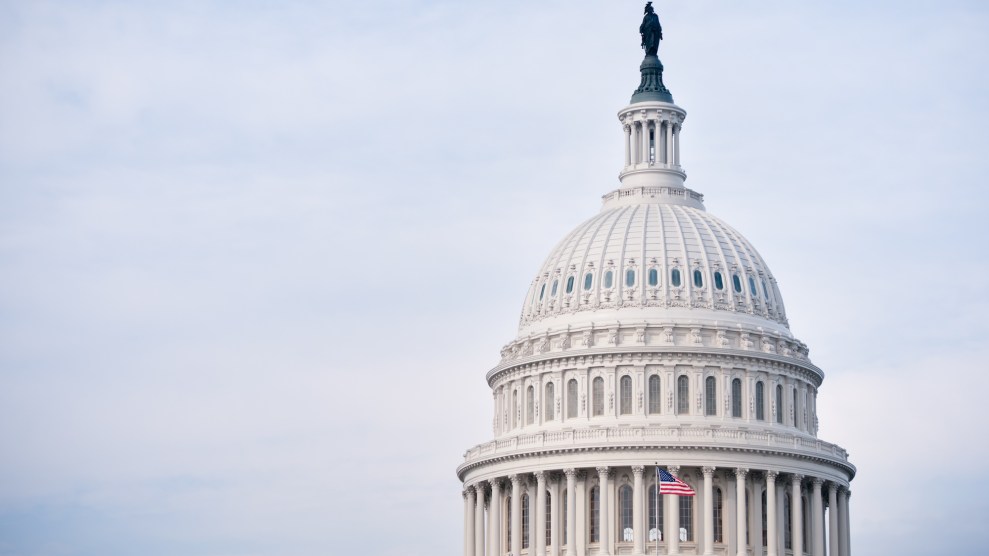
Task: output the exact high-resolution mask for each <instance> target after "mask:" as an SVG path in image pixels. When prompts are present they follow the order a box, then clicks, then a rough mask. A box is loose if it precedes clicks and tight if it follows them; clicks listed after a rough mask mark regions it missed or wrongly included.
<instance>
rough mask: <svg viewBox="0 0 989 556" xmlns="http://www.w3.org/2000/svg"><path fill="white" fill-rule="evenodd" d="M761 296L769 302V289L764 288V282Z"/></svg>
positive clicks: (763, 282)
mask: <svg viewBox="0 0 989 556" xmlns="http://www.w3.org/2000/svg"><path fill="white" fill-rule="evenodd" d="M762 296H763V297H765V298H766V300H767V301H768V300H769V289H768V288H766V281H765V280H762Z"/></svg>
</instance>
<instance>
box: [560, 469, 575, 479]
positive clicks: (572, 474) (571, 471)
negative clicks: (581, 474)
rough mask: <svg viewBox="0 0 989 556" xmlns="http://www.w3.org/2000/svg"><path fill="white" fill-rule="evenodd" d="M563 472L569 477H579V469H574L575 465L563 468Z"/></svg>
mask: <svg viewBox="0 0 989 556" xmlns="http://www.w3.org/2000/svg"><path fill="white" fill-rule="evenodd" d="M563 474H564V475H566V476H567V479H576V478H577V470H576V469H574V468H573V467H571V468H569V469H564V470H563Z"/></svg>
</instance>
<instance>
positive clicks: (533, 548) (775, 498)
mask: <svg viewBox="0 0 989 556" xmlns="http://www.w3.org/2000/svg"><path fill="white" fill-rule="evenodd" d="M645 469H646V467H645V466H642V465H636V466H631V467H618V468H614V467H604V466H602V467H596V468H594V469H576V468H568V469H562V470H559V471H557V470H540V471H535V472H534V473H520V474H513V475H509V476H508V477H499V478H496V479H491V480H486V481H479V482H477V483H474V484H471V485H468V486H467V487H466V488H465V489H464V556H485V555H487V556H506V555H511V556H522V555H532V556H563V555H566V556H587V555H588V554H595V555H597V556H611V555H613V554H618V549H619V545H621V546H624V547H626V548H624V549H623V553H627V552H625V551H627V550H628V548H627V547H628V545H629V543H630V544H631V549H632V552H631V553H632V554H635V555H644V554H658V553H659V550H660V549H662V554H666V555H670V556H676V555H680V554H682V553H681V542H684V543H685V544H684V549H685V550H686V552H685V553H687V554H698V555H706V556H712V555H713V554H715V552H714V549H715V546H716V544H717V546H721V547H724V548H723V549H722V550H719V553H725V554H730V555H731V554H734V555H735V556H748V554H750V551H751V554H752V555H754V556H762V555H765V556H787V555H793V556H795V555H803V554H808V555H809V556H851V549H850V543H849V520H848V498H849V496H850V494H851V493H850V492H849V491H848V490H847V488H845V487H844V486H842V485H839V484H837V483H835V482H832V481H825V480H824V479H821V478H819V477H810V478H807V480H805V477H804V476H803V475H800V474H794V473H788V474H785V475H784V474H781V473H780V472H778V471H775V470H762V471H750V470H749V469H745V468H733V469H728V470H727V471H728V473H727V474H725V473H722V474H720V476H719V479H718V480H719V487H718V488H722V487H727V486H729V481H733V482H734V485H735V494H734V496H733V497H730V498H733V500H729V497H725V496H724V493H725V490H724V489H723V488H722V490H721V491H720V494H719V500H720V501H721V502H722V503H721V504H718V503H716V501H715V496H714V492H715V491H714V489H715V484H714V483H715V474H716V472H717V471H718V470H717V469H716V468H715V467H710V466H708V467H701V468H699V469H698V468H693V469H694V471H695V472H694V473H693V474H692V475H693V476H696V475H697V471H699V472H700V473H699V474H700V476H702V477H703V481H701V482H700V483H701V484H700V485H697V484H694V485H692V486H693V488H695V490H696V489H698V488H700V490H699V491H698V493H697V494H698V496H697V499H698V502H697V503H696V504H695V506H696V507H695V508H694V510H693V512H694V513H691V514H689V515H688V519H689V523H680V518H681V507H680V503H679V498H680V497H679V496H674V495H662V498H663V500H662V501H661V503H663V504H664V507H663V513H662V515H663V517H664V519H663V522H664V523H663V526H662V527H661V531H662V535H661V537H660V538H661V539H664V540H663V541H660V543H656V542H654V541H648V546H647V539H646V531H647V530H648V529H650V528H651V527H650V525H652V524H648V523H647V522H646V518H647V517H648V516H647V515H646V508H645V506H646V500H647V499H648V494H649V492H648V490H647V489H648V488H654V485H649V484H647V482H646V480H645V476H646V475H645ZM650 469H652V468H651V467H650ZM686 469H687V468H684V470H685V471H686ZM669 470H670V472H671V473H673V474H674V475H679V472H680V468H678V467H670V468H669ZM629 471H631V475H632V480H631V481H628V477H627V475H628V472H629ZM618 473H620V474H621V477H622V485H624V484H630V486H631V490H632V498H631V516H632V517H631V527H630V529H631V533H632V534H631V539H629V538H628V537H627V536H626V534H625V529H624V527H627V526H628V521H627V510H628V507H627V506H625V507H619V502H620V500H621V498H620V496H619V488H621V487H622V485H619V484H616V479H617V477H616V475H618ZM650 475H651V474H650ZM595 478H596V484H595V481H594V480H595ZM687 482H688V483H690V482H691V481H687ZM693 482H694V483H697V482H699V481H696V480H694V481H693ZM778 483H780V484H779V485H778ZM807 483H809V485H808V484H807ZM592 486H596V487H597V488H598V491H597V492H598V493H599V495H598V497H597V498H595V500H594V502H593V503H592V501H591V499H590V493H591V488H592ZM777 486H779V487H780V488H779V489H777ZM807 486H809V488H805V487H807ZM787 487H789V490H790V498H789V500H790V501H791V503H790V504H789V510H790V512H789V523H785V522H784V519H785V506H784V493H785V492H786V490H787ZM763 489H765V493H766V508H765V521H763V508H762V491H763ZM825 490H826V496H827V501H826V504H827V509H828V511H827V518H825ZM523 491H525V493H526V495H527V496H526V499H527V501H528V502H527V503H528V504H529V505H528V507H527V508H526V510H527V511H526V512H525V513H526V514H527V515H528V520H529V521H528V523H527V524H526V525H527V529H528V535H527V536H526V538H523V523H522V519H523V511H522V510H523V508H522V504H523V502H522V498H523V496H522V495H523ZM749 491H751V493H752V494H753V496H748V495H747V492H749ZM626 492H627V491H626ZM564 494H565V497H566V502H565V503H566V505H565V506H564V505H563V504H562V503H561V497H562V496H564ZM805 495H806V496H807V497H808V501H809V508H810V510H809V515H807V516H805V515H804V511H803V503H802V500H803V498H804V496H805ZM547 496H549V509H548V515H547V508H546V506H547V503H546V497H547ZM506 501H507V503H508V504H509V508H510V511H508V508H504V507H503V506H502V504H503V503H504V502H506ZM732 503H733V505H734V509H732V508H731V507H729V506H730V505H731V504H732ZM657 509H658V508H657ZM561 512H562V515H561ZM716 512H717V514H719V516H720V519H721V521H720V523H719V524H717V526H716V521H715V520H716V515H715V514H716ZM592 513H593V514H594V515H592ZM731 514H733V517H734V519H729V516H730V515H731ZM623 515H624V517H623ZM697 515H701V516H702V519H701V520H699V521H700V523H701V525H700V526H699V527H694V525H693V524H694V523H696V522H697V520H695V516H697ZM564 516H565V517H564ZM595 519H596V521H595ZM805 519H807V520H809V521H808V522H807V523H805ZM547 520H548V524H549V534H548V535H547ZM826 520H827V522H828V527H827V529H828V531H827V533H828V535H827V538H825V521H826ZM623 524H624V527H623ZM763 524H765V532H766V537H765V539H766V542H765V544H766V546H763V535H762V533H763ZM805 527H806V528H807V530H808V531H809V534H810V536H809V538H808V539H807V542H806V543H805V542H804V531H805ZM561 528H563V531H561ZM698 529H699V533H700V534H699V535H698ZM716 531H717V533H718V535H719V536H720V538H716V537H715V533H716ZM786 531H788V532H789V537H790V538H789V541H790V542H789V543H786V542H785V534H784V532H786ZM509 532H511V533H510V534H509ZM612 533H614V534H612ZM681 536H683V537H684V540H683V541H681ZM660 544H661V545H662V546H660ZM805 546H806V550H804V548H803V547H805ZM654 550H656V552H654Z"/></svg>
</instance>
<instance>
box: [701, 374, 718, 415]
mask: <svg viewBox="0 0 989 556" xmlns="http://www.w3.org/2000/svg"><path fill="white" fill-rule="evenodd" d="M717 403H718V381H717V379H715V378H714V377H713V376H709V377H707V378H706V379H704V414H705V415H717V414H718V405H717Z"/></svg>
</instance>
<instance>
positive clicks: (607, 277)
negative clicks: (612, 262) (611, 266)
mask: <svg viewBox="0 0 989 556" xmlns="http://www.w3.org/2000/svg"><path fill="white" fill-rule="evenodd" d="M614 282H615V273H614V272H612V271H610V270H609V271H608V272H605V273H604V287H605V288H610V287H611V286H612V284H614Z"/></svg>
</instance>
